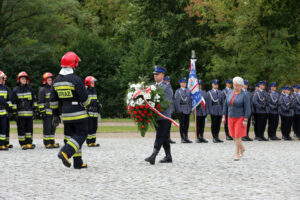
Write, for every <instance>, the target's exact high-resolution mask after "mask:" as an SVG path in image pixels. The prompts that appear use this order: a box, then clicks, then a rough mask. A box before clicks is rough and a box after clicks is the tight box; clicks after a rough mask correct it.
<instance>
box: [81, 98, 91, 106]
mask: <svg viewBox="0 0 300 200" xmlns="http://www.w3.org/2000/svg"><path fill="white" fill-rule="evenodd" d="M90 103H91V99H90V98H89V97H88V99H87V100H86V101H85V102H83V103H82V104H83V105H84V106H88V105H89V104H90Z"/></svg>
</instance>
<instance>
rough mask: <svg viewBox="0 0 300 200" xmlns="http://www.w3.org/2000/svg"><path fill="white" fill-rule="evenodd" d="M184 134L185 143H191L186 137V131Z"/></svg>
mask: <svg viewBox="0 0 300 200" xmlns="http://www.w3.org/2000/svg"><path fill="white" fill-rule="evenodd" d="M184 136H185V138H184V139H185V141H186V143H193V142H192V141H191V140H190V139H189V138H188V134H187V133H185V134H184Z"/></svg>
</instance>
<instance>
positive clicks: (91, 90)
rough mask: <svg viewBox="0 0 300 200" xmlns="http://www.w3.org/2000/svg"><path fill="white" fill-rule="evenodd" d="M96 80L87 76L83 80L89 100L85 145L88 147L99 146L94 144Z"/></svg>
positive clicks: (96, 104)
mask: <svg viewBox="0 0 300 200" xmlns="http://www.w3.org/2000/svg"><path fill="white" fill-rule="evenodd" d="M95 82H96V79H95V78H94V77H93V76H88V77H86V78H85V80H84V83H85V87H86V89H87V94H88V96H89V98H90V100H91V103H90V106H89V107H88V108H87V111H88V114H89V118H88V123H89V126H88V136H87V140H86V143H87V145H88V147H99V146H100V144H97V143H96V133H97V128H98V115H99V109H100V104H99V101H98V100H97V92H96V89H95Z"/></svg>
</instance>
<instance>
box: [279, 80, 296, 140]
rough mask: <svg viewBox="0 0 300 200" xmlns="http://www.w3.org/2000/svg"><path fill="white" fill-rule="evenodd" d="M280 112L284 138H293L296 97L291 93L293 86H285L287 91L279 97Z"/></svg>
mask: <svg viewBox="0 0 300 200" xmlns="http://www.w3.org/2000/svg"><path fill="white" fill-rule="evenodd" d="M279 114H280V118H281V132H282V139H284V140H292V138H291V136H290V133H291V128H292V124H293V116H294V97H293V96H292V95H291V87H290V86H286V87H285V93H284V94H283V95H281V96H280V99H279Z"/></svg>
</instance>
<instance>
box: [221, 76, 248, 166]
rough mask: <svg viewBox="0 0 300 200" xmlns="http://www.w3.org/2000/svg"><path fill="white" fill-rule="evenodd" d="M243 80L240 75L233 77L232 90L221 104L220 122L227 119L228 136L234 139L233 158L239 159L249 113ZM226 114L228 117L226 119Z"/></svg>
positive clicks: (242, 150)
mask: <svg viewBox="0 0 300 200" xmlns="http://www.w3.org/2000/svg"><path fill="white" fill-rule="evenodd" d="M243 86H244V80H243V79H242V78H241V77H235V78H234V79H233V91H232V92H231V93H230V94H228V95H227V97H226V100H225V102H224V106H223V118H222V122H223V123H224V124H225V122H226V120H228V128H229V133H230V136H231V137H232V138H233V139H234V141H235V145H236V152H235V157H234V160H235V161H238V160H240V157H241V156H242V155H243V153H244V151H245V148H244V146H243V144H242V137H245V136H246V135H247V124H248V119H249V117H250V115H251V106H250V98H249V97H248V96H247V94H246V93H245V92H244V91H243V90H242V88H243ZM226 115H228V119H226Z"/></svg>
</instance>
